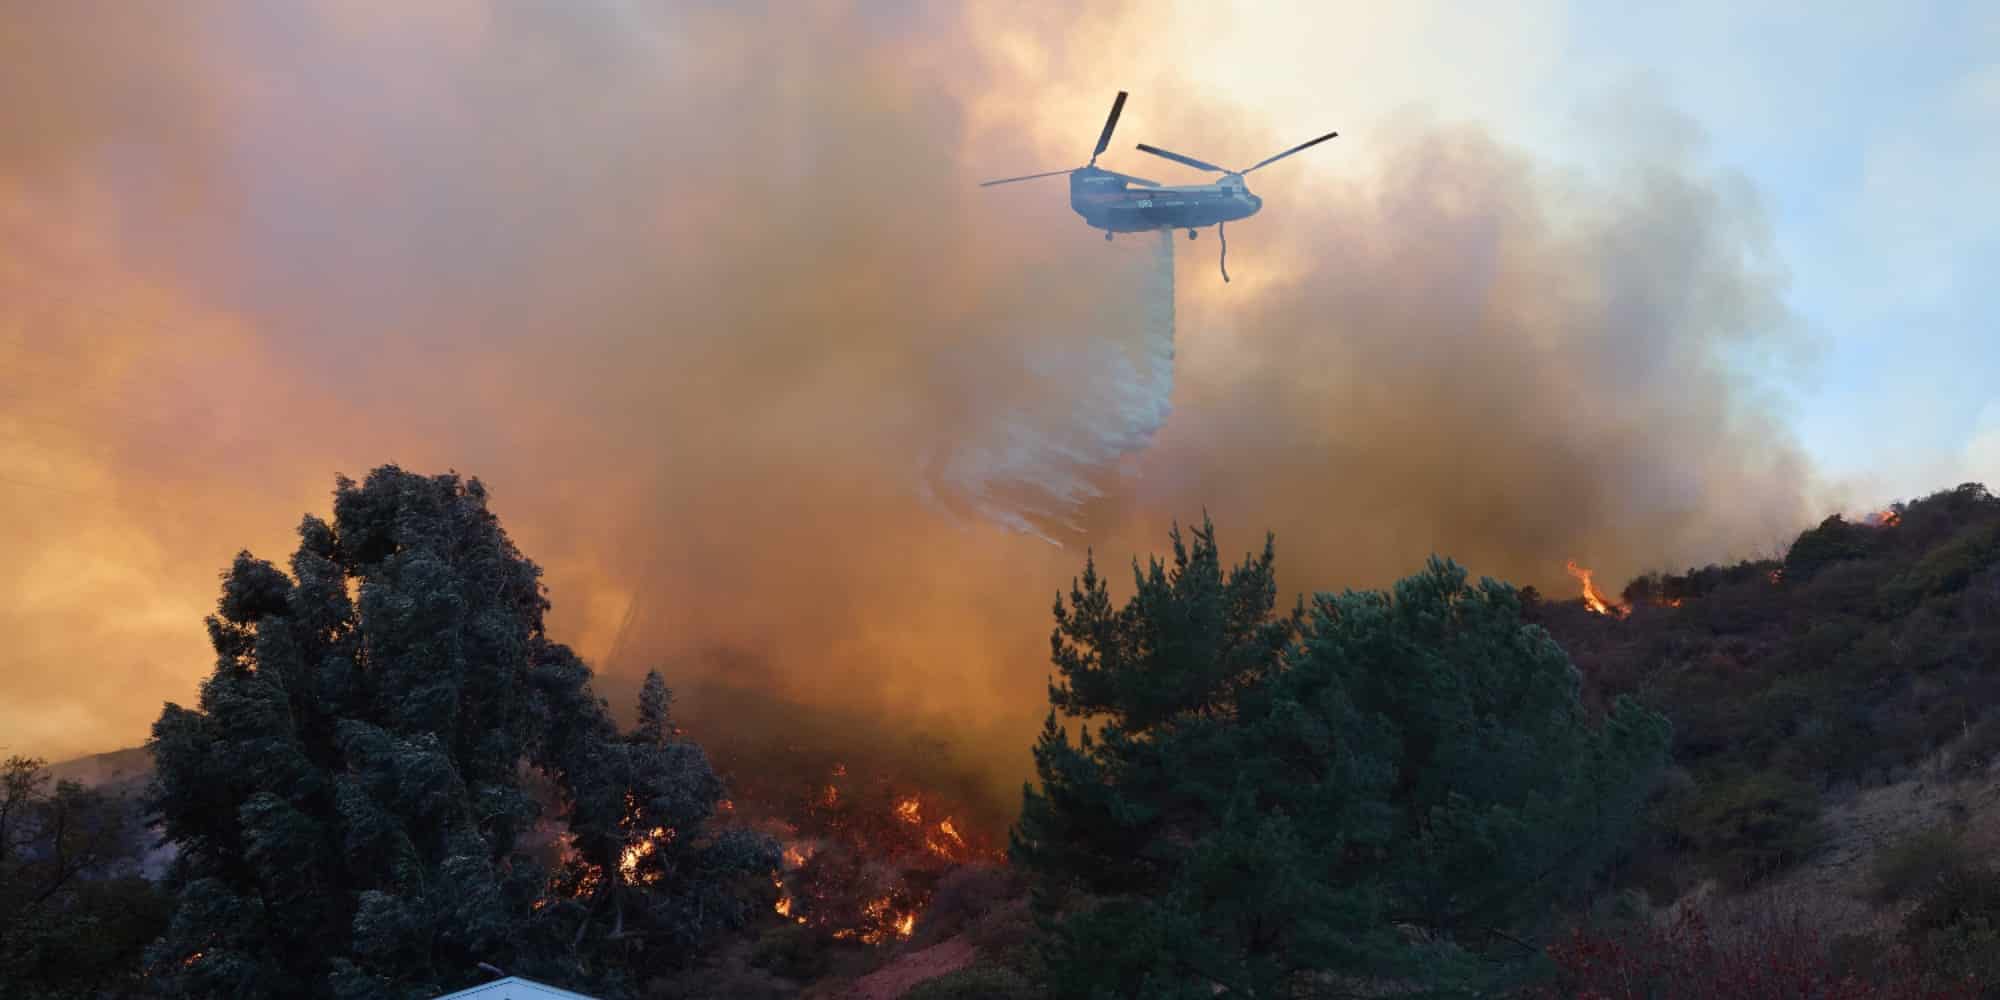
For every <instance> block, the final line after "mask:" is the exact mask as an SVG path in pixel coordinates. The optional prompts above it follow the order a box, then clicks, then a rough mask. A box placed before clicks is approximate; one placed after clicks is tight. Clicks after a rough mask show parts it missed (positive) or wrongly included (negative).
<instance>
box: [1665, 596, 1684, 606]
mask: <svg viewBox="0 0 2000 1000" xmlns="http://www.w3.org/2000/svg"><path fill="white" fill-rule="evenodd" d="M1680 606H1681V599H1680V598H1678V597H1669V598H1667V607H1670V608H1678V607H1680Z"/></svg>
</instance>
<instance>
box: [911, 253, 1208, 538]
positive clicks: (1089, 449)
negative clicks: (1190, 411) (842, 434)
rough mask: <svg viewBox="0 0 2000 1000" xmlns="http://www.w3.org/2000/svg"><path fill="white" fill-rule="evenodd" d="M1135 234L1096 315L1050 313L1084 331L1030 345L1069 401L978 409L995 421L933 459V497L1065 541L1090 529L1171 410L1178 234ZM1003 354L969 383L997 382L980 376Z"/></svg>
mask: <svg viewBox="0 0 2000 1000" xmlns="http://www.w3.org/2000/svg"><path fill="white" fill-rule="evenodd" d="M1127 239H1128V240H1133V241H1134V242H1136V243H1137V244H1138V247H1137V248H1136V249H1137V252H1136V253H1135V252H1132V250H1133V248H1132V247H1131V244H1129V243H1128V244H1125V245H1124V246H1123V247H1121V249H1123V250H1125V252H1123V253H1118V254H1115V255H1113V256H1112V258H1111V260H1112V261H1113V264H1112V266H1111V267H1109V268H1107V270H1106V273H1105V274H1103V276H1102V279H1101V280H1102V281H1103V284H1102V285H1101V286H1100V291H1099V295H1098V296H1097V298H1096V299H1095V300H1093V301H1092V302H1091V303H1090V305H1091V306H1092V308H1091V309H1090V311H1089V312H1088V313H1086V314H1084V315H1069V316H1061V317H1054V316H1051V317H1045V318H1044V319H1043V322H1058V323H1061V324H1063V325H1064V326H1067V327H1070V328H1073V329H1076V330H1078V331H1079V335H1078V336H1076V337H1074V338H1071V339H1057V340H1037V339H1031V338H1023V339H1022V340H1021V341H1020V343H1021V344H1022V345H1025V346H1024V351H1023V353H1022V354H1021V356H1020V357H1019V359H1018V362H1017V363H1018V364H1019V365H1020V367H1021V368H1022V370H1023V372H1024V374H1025V376H1026V377H1027V378H1028V379H1030V380H1032V384H1033V385H1035V386H1036V387H1037V389H1038V394H1040V393H1044V392H1053V394H1054V395H1056V396H1057V397H1059V398H1061V399H1062V400H1064V401H1066V402H1065V405H1061V406H1053V407H1050V406H1044V407H1031V406H1029V405H1026V402H1025V401H1024V400H1008V399H1006V398H999V399H995V400H993V401H992V403H991V405H988V406H981V407H976V408H975V409H977V410H980V411H981V412H984V413H985V414H987V417H986V419H985V422H984V423H983V424H979V425H975V426H973V427H971V428H969V430H968V433H966V434H965V435H964V436H963V437H961V438H960V439H959V440H956V441H952V442H948V443H943V444H940V445H939V446H938V447H937V448H936V450H935V451H934V453H933V454H932V456H930V458H929V460H928V461H927V462H926V463H925V480H924V483H923V495H924V496H925V497H926V498H927V499H931V500H934V501H939V502H940V503H941V505H942V506H943V507H944V508H945V509H947V510H950V511H953V512H964V511H967V510H970V511H971V512H972V513H974V514H976V515H977V516H979V517H983V518H985V519H987V520H988V521H991V522H992V523H994V524H997V525H999V526H1001V527H1003V528H1006V529H1008V530H1010V531H1016V532H1021V533H1024V534H1029V535H1033V536H1034V537H1036V538H1040V539H1042V540H1043V541H1046V542H1049V543H1051V544H1054V545H1057V546H1061V545H1062V544H1063V541H1062V540H1063V539H1068V540H1070V541H1074V540H1076V539H1077V538H1079V537H1082V536H1083V534H1084V529H1083V526H1082V524H1081V522H1080V520H1079V515H1080V512H1081V511H1082V509H1083V507H1084V505H1085V504H1086V503H1088V502H1089V501H1092V500H1096V499H1098V498H1101V497H1103V496H1104V495H1105V491H1106V490H1107V489H1110V488H1113V486H1112V484H1111V482H1110V481H1109V479H1110V478H1111V475H1112V474H1113V473H1114V472H1115V471H1116V470H1117V468H1118V466H1119V464H1120V462H1121V461H1122V460H1123V459H1125V458H1126V457H1127V456H1131V455H1135V454H1137V453H1138V452H1139V451H1141V450H1142V449H1144V448H1145V447H1146V446H1147V445H1148V444H1150V443H1151V442H1152V440H1153V435H1154V434H1156V433H1157V432H1158V431H1159V430H1160V428H1161V427H1162V426H1163V425H1165V423H1166V421H1167V415H1168V414H1169V413H1170V412H1171V411H1172V410H1173V390H1174V239H1173V233H1171V232H1159V233H1147V234H1140V235H1139V236H1138V237H1136V238H1134V237H1127ZM1106 252H1107V254H1111V253H1112V250H1111V248H1110V247H1107V248H1106ZM1121 257H1122V258H1126V259H1124V260H1120V259H1119V258H1121ZM993 360H994V359H982V360H981V363H980V365H979V366H978V367H977V368H976V369H973V370H971V371H969V372H968V374H970V375H971V376H972V377H971V378H968V379H966V382H967V383H968V384H971V385H980V384H990V382H988V381H986V380H982V379H980V378H979V377H978V375H979V374H980V373H981V372H990V371H991V370H992V369H991V368H990V367H988V366H989V365H990V364H991V363H993ZM1015 384H1018V383H1015V382H1011V381H1009V382H1006V383H1003V387H1004V386H1012V385H1015Z"/></svg>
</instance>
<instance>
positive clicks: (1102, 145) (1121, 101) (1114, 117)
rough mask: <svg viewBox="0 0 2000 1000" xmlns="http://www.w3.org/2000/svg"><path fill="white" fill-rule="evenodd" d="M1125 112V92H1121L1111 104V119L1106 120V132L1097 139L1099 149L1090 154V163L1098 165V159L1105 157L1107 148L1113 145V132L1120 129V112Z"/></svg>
mask: <svg viewBox="0 0 2000 1000" xmlns="http://www.w3.org/2000/svg"><path fill="white" fill-rule="evenodd" d="M1123 110H1125V92H1124V91H1122V90H1121V91H1119V92H1118V97H1117V98H1116V99H1114V100H1113V101H1112V102H1111V117H1109V118H1106V119H1104V132H1103V134H1101V135H1099V136H1098V137H1097V149H1096V151H1094V152H1092V153H1091V154H1090V162H1092V163H1096V162H1097V158H1098V157H1100V156H1103V155H1104V150H1105V149H1106V147H1109V146H1110V145H1111V130H1112V129H1114V128H1117V127H1118V112H1120V111H1123Z"/></svg>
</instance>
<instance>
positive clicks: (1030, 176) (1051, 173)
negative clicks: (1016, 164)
mask: <svg viewBox="0 0 2000 1000" xmlns="http://www.w3.org/2000/svg"><path fill="white" fill-rule="evenodd" d="M1071 172H1073V171H1070V170H1044V171H1042V172H1041V173H1039V174H1022V175H1021V176H1019V177H1002V178H1000V179H999V180H997V181H982V182H981V183H980V185H979V186H980V187H983V188H987V187H992V186H993V185H995V184H1012V183H1014V182H1015V181H1031V180H1034V179H1035V178H1037V177H1054V176H1055V175H1057V174H1067V173H1071Z"/></svg>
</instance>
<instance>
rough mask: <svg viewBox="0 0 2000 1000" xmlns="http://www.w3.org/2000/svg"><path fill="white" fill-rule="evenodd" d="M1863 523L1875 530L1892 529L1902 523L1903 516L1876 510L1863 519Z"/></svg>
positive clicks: (1893, 512) (1892, 511)
mask: <svg viewBox="0 0 2000 1000" xmlns="http://www.w3.org/2000/svg"><path fill="white" fill-rule="evenodd" d="M1862 520H1863V523H1865V524H1867V525H1869V526H1871V527H1876V528H1893V527H1895V526H1896V525H1898V524H1901V523H1903V515H1901V514H1898V513H1896V512H1895V511H1894V510H1878V511H1876V512H1875V513H1873V514H1870V515H1868V516H1867V517H1866V518H1863V519H1862Z"/></svg>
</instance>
